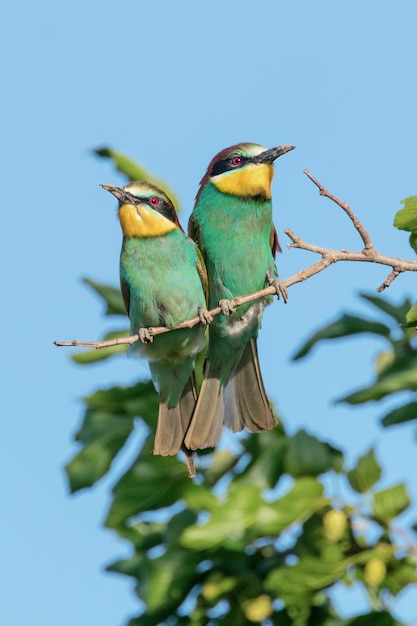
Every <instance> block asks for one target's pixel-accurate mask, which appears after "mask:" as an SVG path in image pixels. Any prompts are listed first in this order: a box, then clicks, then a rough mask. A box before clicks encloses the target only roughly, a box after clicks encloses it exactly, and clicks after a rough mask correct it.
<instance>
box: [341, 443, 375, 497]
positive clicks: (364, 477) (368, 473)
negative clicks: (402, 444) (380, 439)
mask: <svg viewBox="0 0 417 626" xmlns="http://www.w3.org/2000/svg"><path fill="white" fill-rule="evenodd" d="M347 478H348V481H349V483H350V486H351V487H352V489H354V490H355V491H357V492H358V493H365V492H367V491H369V489H370V488H371V487H373V485H374V484H375V483H376V482H378V480H379V479H380V478H381V467H380V465H379V463H378V461H377V460H376V457H375V452H374V450H373V448H371V449H370V450H369V451H368V452H367V453H366V454H364V455H363V456H361V457H359V459H358V462H357V464H356V467H355V468H354V469H352V470H350V471H349V472H348V473H347Z"/></svg>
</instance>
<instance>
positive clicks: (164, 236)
mask: <svg viewBox="0 0 417 626" xmlns="http://www.w3.org/2000/svg"><path fill="white" fill-rule="evenodd" d="M102 187H103V188H104V189H106V191H109V192H110V193H111V194H113V196H115V197H116V198H117V199H118V201H119V208H118V217H119V220H120V225H121V227H122V233H123V243H122V249H121V253H120V284H121V290H122V295H123V301H124V304H125V307H126V311H127V314H128V316H129V318H130V328H131V333H132V334H136V333H139V337H140V341H139V342H137V343H136V344H134V345H132V346H131V347H130V349H131V350H132V351H136V352H138V353H139V354H140V355H142V356H144V357H146V358H147V359H148V361H149V367H150V370H151V375H152V380H153V382H154V384H155V387H156V388H157V390H158V392H159V398H160V404H159V414H158V425H157V430H156V435H155V442H154V454H161V455H164V456H165V455H174V454H177V452H179V450H180V449H183V451H184V452H185V454H186V456H187V465H188V470H189V473H190V476H193V475H194V474H195V469H194V462H193V453H192V452H190V451H189V450H187V449H186V448H185V447H184V437H185V433H186V431H187V428H188V426H189V423H190V420H191V416H192V413H193V411H194V407H195V403H196V400H197V391H196V386H195V378H194V366H195V360H196V355H197V353H198V352H199V351H200V350H201V349H202V348H203V347H204V345H205V328H204V324H205V323H206V322H207V321H209V319H210V318H209V316H208V314H207V309H206V305H207V303H206V296H205V290H206V288H207V273H206V270H205V266H204V261H203V260H202V257H201V254H200V252H199V250H198V248H197V246H196V245H195V243H194V242H193V241H191V239H189V238H188V237H187V236H186V234H185V233H184V231H183V229H182V228H181V226H180V223H179V221H178V218H177V214H176V212H175V208H174V205H173V204H172V202H171V200H170V198H169V197H168V196H167V195H166V194H165V193H164V192H163V191H161V189H158V187H156V186H154V185H152V184H150V183H148V182H133V183H129V184H128V185H126V186H125V187H123V188H119V187H115V186H113V185H102ZM196 315H199V317H200V320H201V322H202V324H198V325H197V326H194V327H193V328H184V329H180V330H175V331H172V332H169V333H166V334H163V335H158V336H156V337H155V339H154V340H153V337H152V335H151V334H150V333H149V331H148V329H147V328H148V327H152V326H166V327H168V328H174V327H175V326H177V325H178V324H179V323H180V322H183V321H184V320H186V319H189V318H192V317H195V316H196Z"/></svg>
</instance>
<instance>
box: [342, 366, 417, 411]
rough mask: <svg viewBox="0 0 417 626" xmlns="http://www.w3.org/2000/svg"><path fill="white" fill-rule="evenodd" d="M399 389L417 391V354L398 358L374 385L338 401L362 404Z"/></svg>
mask: <svg viewBox="0 0 417 626" xmlns="http://www.w3.org/2000/svg"><path fill="white" fill-rule="evenodd" d="M399 391H417V356H412V355H410V356H406V357H402V358H399V359H396V361H394V364H393V366H391V367H389V368H388V369H386V370H384V372H383V373H382V375H381V377H380V378H379V380H377V381H376V382H375V383H374V384H373V385H370V386H369V387H364V388H363V389H359V390H358V391H355V392H354V393H351V394H349V395H347V396H345V397H343V398H340V399H339V400H338V402H345V403H346V404H362V403H364V402H369V401H370V400H380V399H381V398H384V397H385V396H388V395H390V394H392V393H397V392H399Z"/></svg>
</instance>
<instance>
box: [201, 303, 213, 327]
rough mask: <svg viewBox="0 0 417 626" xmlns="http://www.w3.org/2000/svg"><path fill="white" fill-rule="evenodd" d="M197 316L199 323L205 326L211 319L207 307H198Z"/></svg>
mask: <svg viewBox="0 0 417 626" xmlns="http://www.w3.org/2000/svg"><path fill="white" fill-rule="evenodd" d="M198 318H199V320H200V324H202V325H203V326H207V324H211V323H212V321H213V316H212V315H211V313H209V311H208V310H207V309H205V308H204V307H202V306H199V307H198Z"/></svg>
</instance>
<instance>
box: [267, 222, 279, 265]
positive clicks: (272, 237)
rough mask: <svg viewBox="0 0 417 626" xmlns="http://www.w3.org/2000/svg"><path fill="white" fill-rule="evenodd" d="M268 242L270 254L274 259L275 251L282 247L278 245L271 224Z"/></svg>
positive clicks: (275, 232) (273, 227) (275, 233)
mask: <svg viewBox="0 0 417 626" xmlns="http://www.w3.org/2000/svg"><path fill="white" fill-rule="evenodd" d="M269 242H270V244H271V250H272V256H273V257H274V259H275V255H276V253H277V252H282V248H281V246H280V245H279V241H278V235H277V231H276V228H275V226H274V225H273V224H272V228H271V234H270V235H269Z"/></svg>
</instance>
